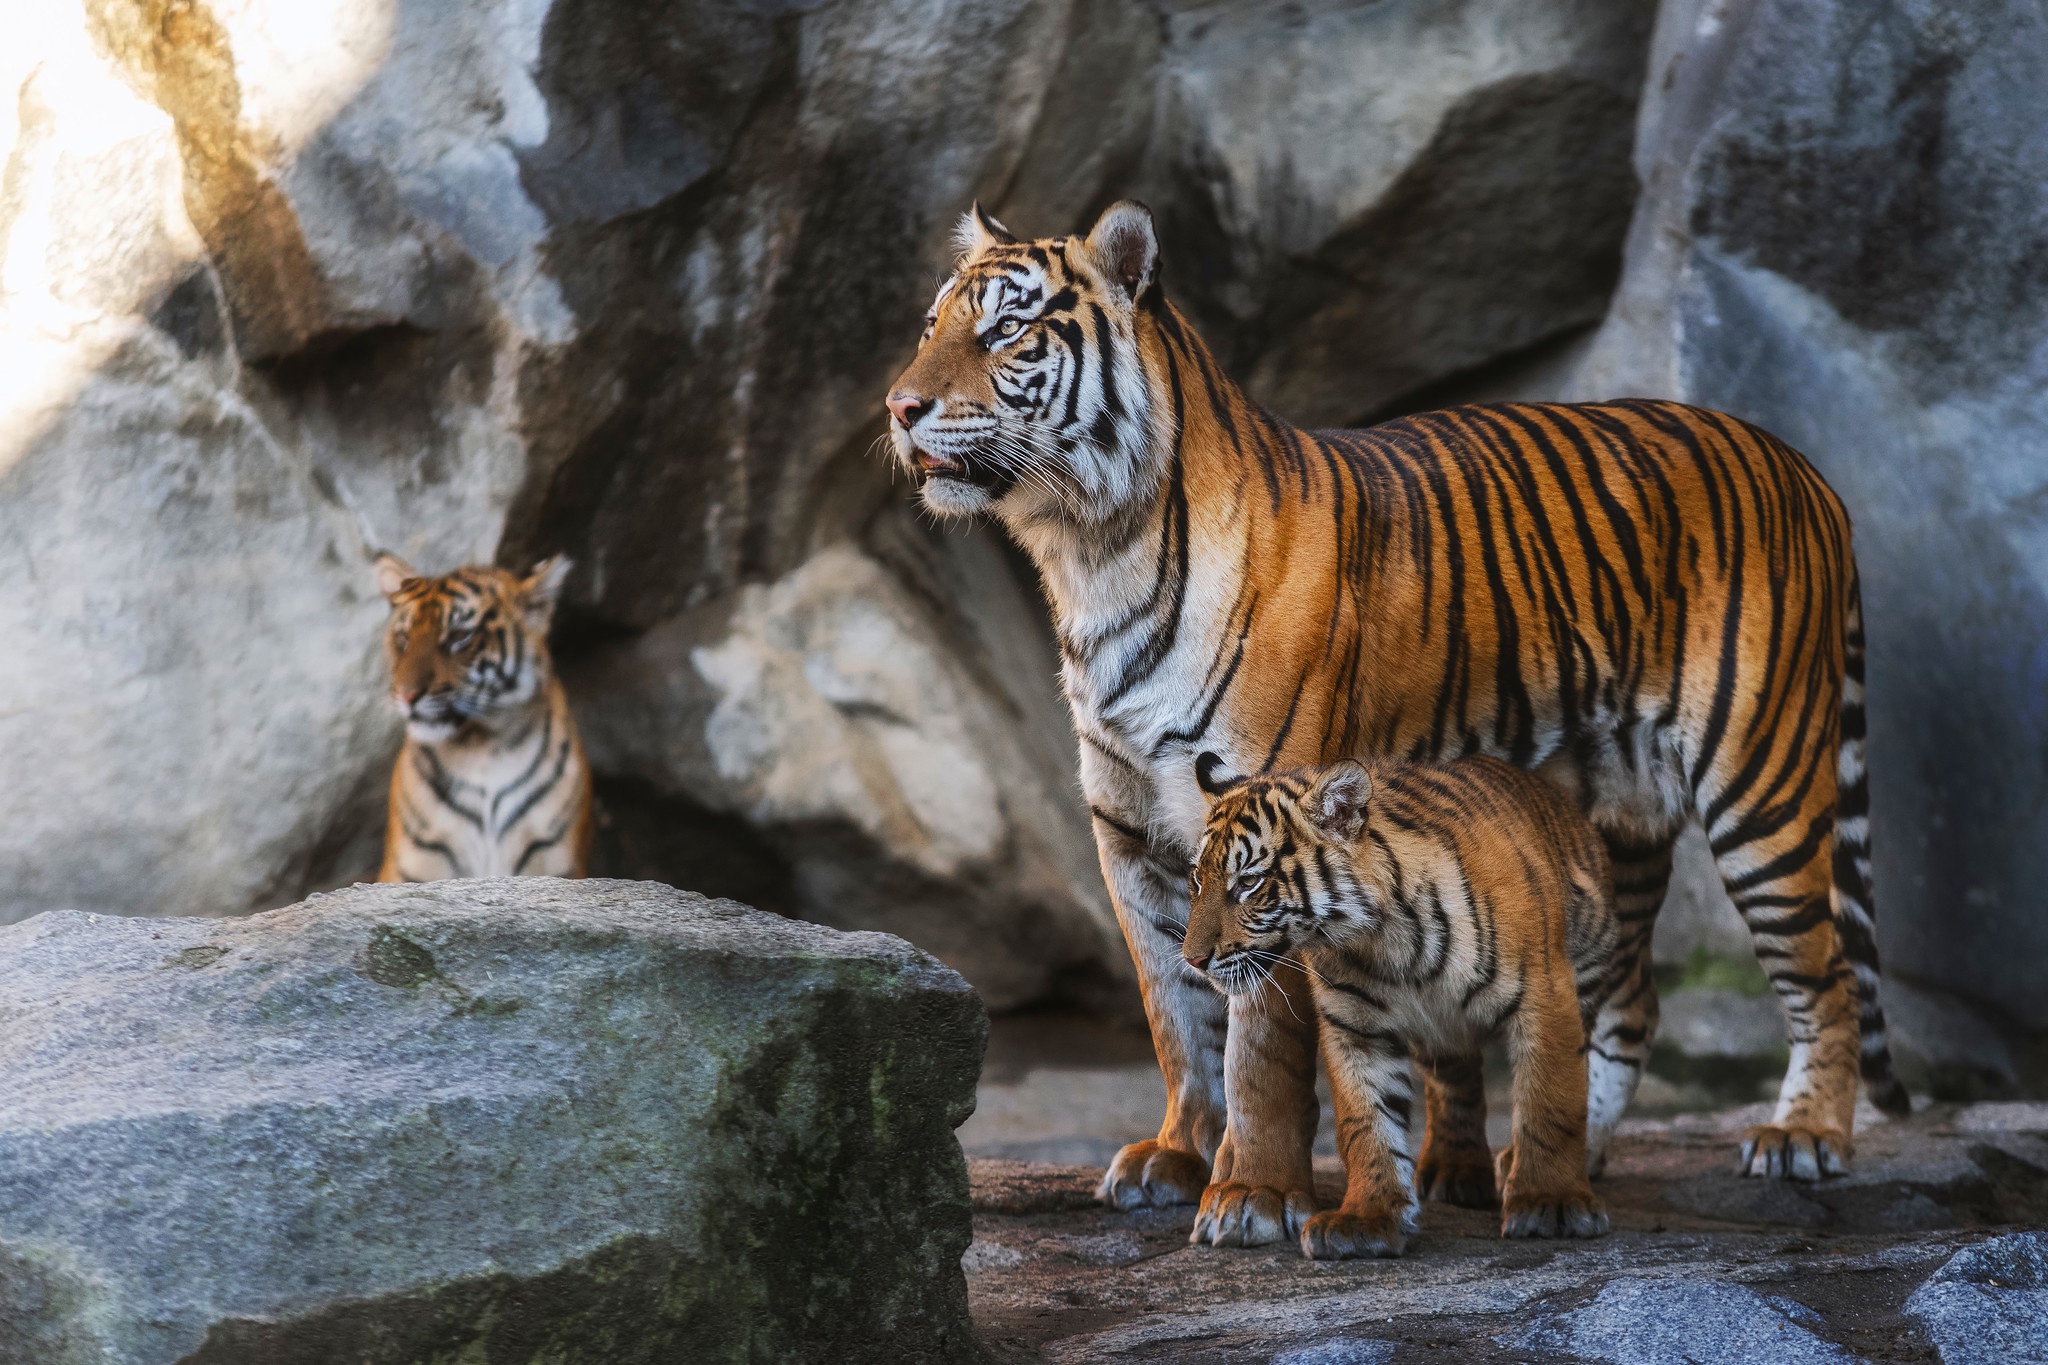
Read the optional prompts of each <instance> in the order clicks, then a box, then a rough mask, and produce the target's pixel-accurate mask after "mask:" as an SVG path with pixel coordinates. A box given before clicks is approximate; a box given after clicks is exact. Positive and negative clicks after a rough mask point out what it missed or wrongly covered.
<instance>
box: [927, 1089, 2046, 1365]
mask: <svg viewBox="0 0 2048 1365" xmlns="http://www.w3.org/2000/svg"><path fill="white" fill-rule="evenodd" d="M984 1088H986V1087H984ZM1768 1112H1769V1111H1768V1108H1767V1107H1766V1106H1762V1105H1757V1106H1751V1107H1748V1108H1745V1109H1739V1110H1730V1111H1725V1112H1721V1113H1715V1114H1701V1115H1690V1116H1685V1117H1681V1118H1676V1119H1668V1120H1653V1121H1646V1120H1629V1121H1627V1122H1625V1123H1624V1125H1623V1128H1622V1132H1621V1135H1620V1136H1619V1138H1618V1139H1617V1141H1616V1145H1615V1148H1614V1151H1613V1154H1612V1156H1611V1157H1610V1160H1609V1164H1608V1171H1607V1174H1606V1175H1605V1176H1604V1177H1603V1178H1602V1179H1601V1180H1600V1181H1599V1182H1597V1184H1596V1189H1597V1190H1598V1191H1599V1193H1600V1194H1601V1197H1602V1198H1603V1199H1604V1200H1606V1202H1607V1205H1608V1209H1609V1213H1610V1216H1611V1217H1612V1218H1613V1221H1614V1228H1615V1231H1614V1232H1613V1234H1612V1235H1610V1236H1608V1237H1605V1238H1600V1239H1595V1240H1592V1241H1583V1242H1568V1243H1543V1242H1504V1241H1502V1240H1500V1238H1499V1237H1498V1235H1497V1233H1498V1226H1499V1219H1498V1215H1497V1214H1491V1213H1485V1212H1480V1211H1474V1210H1467V1209H1455V1208H1450V1207H1447V1206H1442V1205H1434V1204H1433V1205H1429V1206H1427V1207H1426V1208H1425V1209H1424V1213H1423V1221H1422V1230H1421V1232H1420V1234H1419V1235H1418V1236H1417V1237H1416V1239H1415V1240H1414V1242H1412V1243H1411V1244H1410V1249H1409V1251H1408V1254H1407V1255H1406V1256H1404V1257H1403V1258H1402V1259H1401V1260H1398V1261H1364V1262H1359V1261H1348V1262H1323V1263H1313V1262H1309V1261H1305V1260H1303V1259H1302V1257H1301V1255H1300V1253H1299V1251H1298V1250H1296V1249H1295V1248H1292V1247H1265V1248H1259V1249H1257V1250H1252V1251H1236V1250H1219V1249H1217V1248H1213V1247H1191V1246H1189V1245H1188V1244H1187V1232H1188V1228H1189V1227H1190V1226H1191V1225H1192V1222H1193V1216H1194V1211H1193V1210H1192V1209H1170V1210H1141V1211H1136V1212H1132V1213H1112V1212H1109V1211H1107V1210H1103V1209H1101V1208H1099V1207H1097V1206H1096V1205H1094V1204H1093V1202H1092V1201H1091V1198H1090V1191H1091V1190H1092V1188H1093V1185H1094V1182H1095V1180H1096V1179H1097V1178H1099V1175H1100V1171H1099V1169H1098V1168H1094V1167H1071V1166H1059V1165H1051V1164H1034V1163H1025V1162H1015V1161H1000V1160H988V1159H973V1158H972V1153H971V1152H970V1162H969V1166H970V1173H971V1176H972V1180H973V1187H974V1200H975V1241H974V1243H973V1246H972V1247H971V1249H970V1251H969V1253H968V1256H967V1261H966V1265H967V1273H968V1284H969V1297H970V1300H971V1302H972V1304H973V1310H974V1316H975V1321H976V1324H977V1326H978V1327H979V1328H980V1330H981V1332H982V1334H983V1338H984V1340H985V1341H986V1342H987V1343H988V1344H989V1346H990V1347H991V1349H992V1350H993V1351H994V1352H995V1353H996V1355H997V1356H998V1358H999V1359H1004V1360H1010V1361H1017V1362H1024V1361H1039V1360H1043V1361H1056V1362H1071V1363H1072V1365H1084V1363H1086V1365H1096V1363H1097V1362H1111V1361H1155V1360H1156V1361H1169V1360H1170V1361H1174V1362H1176V1363H1177V1365H1225V1362H1230V1363H1232V1365H1235V1363H1236V1362H1243V1361H1258V1362H1281V1361H1286V1362H1303V1363H1304V1365H1305V1363H1306V1362H1311V1361H1313V1362H1317V1365H1322V1362H1326V1361H1327V1362H1340V1361H1341V1362H1350V1361H1353V1360H1359V1361H1371V1362H1379V1361H1383V1360H1394V1361H1401V1362H1405V1361H1408V1360H1411V1359H1413V1360H1417V1361H1430V1360H1456V1361H1460V1362H1465V1361H1471V1362H1476V1363H1477V1365H1508V1363H1509V1362H1517V1363H1518V1365H1533V1363H1534V1362H1545V1363H1546V1365H1547V1363H1548V1362H1552V1361H1556V1362H1565V1361H1585V1360H1599V1361H1608V1362H1613V1363H1614V1365H1652V1362H1655V1363H1656V1365H1663V1362H1673V1363H1674V1365H1676V1363H1677V1362H1683V1361H1699V1362H1709V1361H1728V1362H1763V1361H1771V1362H1777V1361H1788V1362H1789V1361H1813V1362H1820V1361H1850V1360H1931V1359H1937V1358H1938V1359H1941V1360H1943V1361H1953V1360H1970V1361H1974V1360H1977V1359H1984V1360H1991V1359H2015V1360H2024V1359H2028V1358H2030V1357H2029V1355H2028V1354H2027V1353H2028V1352H2029V1351H2030V1350H2034V1349H2036V1348H2037V1347H2038V1344H2039V1343H2040V1342H2041V1341H2042V1340H2044V1339H2048V1338H2044V1337H2043V1336H2041V1335H2040V1333H2039V1328H2038V1326H2037V1324H2038V1323H2040V1321H2041V1319H2040V1317H2039V1316H2038V1315H2039V1314H2040V1313H2041V1311H2042V1309H2041V1307H2040V1304H2041V1299H2042V1295H2043V1292H2044V1291H2043V1290H2042V1289H2041V1288H2040V1284H2041V1275H2040V1257H2041V1254H2042V1252H2041V1243H2042V1238H2041V1234H2039V1233H2038V1232H2023V1233H2013V1232H2010V1231H2003V1232H2002V1231H2001V1230H2002V1229H2009V1228H2010V1227H2011V1226H2012V1225H2015V1224H2016V1225H2020V1226H2021V1227H2025V1226H2028V1225H2032V1226H2036V1227H2037V1226H2039V1225H2040V1224H2041V1223H2042V1222H2043V1221H2044V1220H2048V1106H2042V1105H2038V1104H1983V1105H1975V1106H1967V1107H1958V1106H1950V1105H1935V1106H1931V1107H1924V1108H1923V1110H1922V1112H1921V1113H1919V1114H1918V1115H1916V1116H1915V1117H1914V1118H1913V1119H1911V1120H1908V1121H1905V1122H1902V1123H1887V1122H1884V1121H1882V1120H1881V1119H1879V1118H1878V1117H1877V1116H1876V1114H1875V1113H1874V1112H1873V1111H1870V1110H1869V1109H1868V1108H1867V1107H1866V1109H1865V1111H1864V1114H1863V1116H1862V1123H1861V1125H1860V1127H1859V1134H1858V1150H1857V1166H1856V1172H1855V1174H1853V1175H1851V1176H1849V1177H1847V1178H1844V1179H1841V1180H1836V1181H1829V1182H1827V1183H1825V1184H1823V1185H1821V1186H1819V1187H1817V1188H1807V1187H1800V1188H1796V1189H1795V1188H1794V1187H1792V1186H1790V1185H1788V1184H1786V1183H1784V1182H1776V1181H1773V1182H1765V1181H1756V1180H1746V1179H1743V1178H1742V1177H1740V1176H1737V1175H1736V1174H1735V1173H1734V1172H1733V1171H1732V1170H1731V1169H1730V1167H1731V1165H1732V1163H1731V1162H1730V1160H1729V1157H1728V1149H1729V1145H1730V1143H1731V1141H1732V1140H1733V1138H1734V1137H1735V1135H1736V1134H1737V1133H1738V1132H1739V1131H1740V1129H1741V1127H1742V1126H1743V1125H1745V1124H1748V1123H1753V1122H1757V1121H1758V1120H1760V1119H1761V1118H1763V1117H1764V1116H1766V1115H1767V1114H1768ZM1317 1180H1318V1188H1319V1193H1320V1194H1321V1195H1322V1197H1323V1198H1324V1199H1325V1200H1326V1201H1333V1200H1334V1199H1335V1198H1336V1196H1337V1195H1338V1194H1339V1193H1340V1191H1341V1189H1342V1180H1341V1173H1340V1171H1339V1169H1338V1167H1337V1165H1336V1163H1335V1162H1334V1161H1333V1160H1331V1159H1329V1158H1323V1159H1320V1160H1319V1161H1318V1165H1317ZM2030 1334H2031V1335H2030ZM1970 1343H1975V1345H1976V1346H1977V1347H1980V1348H1982V1349H1985V1350H1988V1351H1990V1352H1991V1353H1990V1354H1983V1355H1975V1356H1973V1355H1968V1354H1959V1353H1957V1352H1962V1351H1965V1350H1968V1349H1972V1347H1971V1346H1970ZM1937 1352H1939V1354H1938V1355H1937Z"/></svg>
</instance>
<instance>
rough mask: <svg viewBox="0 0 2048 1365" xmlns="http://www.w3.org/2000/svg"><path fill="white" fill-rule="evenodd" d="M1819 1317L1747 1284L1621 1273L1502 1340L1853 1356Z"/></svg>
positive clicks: (1796, 1362) (1745, 1358) (1713, 1354)
mask: <svg viewBox="0 0 2048 1365" xmlns="http://www.w3.org/2000/svg"><path fill="white" fill-rule="evenodd" d="M1821 1323H1822V1320H1821V1317H1820V1315H1819V1314H1818V1313H1815V1312H1814V1311H1813V1310H1812V1309H1811V1308H1808V1307H1807V1306H1806V1305H1804V1304H1802V1303H1798V1302H1796V1301H1795V1300H1792V1299H1787V1298H1782V1297H1779V1296H1777V1295H1764V1294H1759V1293H1757V1292H1756V1291H1755V1290H1754V1289H1751V1288H1749V1287H1748V1286H1746V1285H1739V1284H1717V1283H1713V1282H1708V1283H1692V1282H1686V1281H1677V1280H1650V1279H1635V1278H1623V1279H1616V1280H1609V1281H1608V1282H1607V1283H1606V1284H1605V1285H1603V1286H1602V1287H1601V1290H1600V1292H1599V1294H1597V1295H1595V1296H1594V1298H1593V1301H1592V1302H1591V1303H1588V1304H1587V1305H1586V1306H1585V1307H1583V1308H1575V1309H1570V1310H1568V1311H1565V1312H1560V1313H1554V1314H1550V1315H1547V1316H1545V1317H1544V1318H1542V1319H1540V1320H1539V1321H1538V1322H1537V1323H1536V1325H1534V1326H1533V1327H1530V1328H1528V1329H1527V1330H1525V1331H1523V1332H1520V1333H1518V1334H1515V1335H1514V1336H1504V1337H1502V1338H1501V1339H1500V1342H1501V1345H1503V1346H1511V1347H1514V1348H1516V1349H1518V1350H1524V1351H1558V1352H1561V1353H1563V1354H1566V1355H1570V1356H1573V1357H1576V1358H1581V1359H1585V1360H1603V1361H1611V1362H1613V1365H1750V1363H1751V1362H1753V1361H1758V1360H1769V1361H1773V1362H1782V1365H1822V1362H1834V1361H1853V1360H1855V1359H1856V1357H1855V1356H1853V1355H1851V1354H1850V1353H1849V1352H1847V1351H1845V1350H1843V1349H1842V1348H1841V1347H1840V1346H1837V1345H1835V1344H1834V1343H1833V1342H1830V1341H1823V1340H1822V1339H1821V1338H1819V1337H1817V1336H1815V1335H1814V1334H1813V1331H1812V1329H1813V1328H1815V1327H1818V1326H1820V1325H1821Z"/></svg>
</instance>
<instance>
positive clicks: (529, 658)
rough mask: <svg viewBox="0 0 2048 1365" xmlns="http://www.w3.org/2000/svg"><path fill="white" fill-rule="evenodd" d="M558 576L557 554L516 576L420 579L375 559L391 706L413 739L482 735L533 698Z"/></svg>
mask: <svg viewBox="0 0 2048 1365" xmlns="http://www.w3.org/2000/svg"><path fill="white" fill-rule="evenodd" d="M568 576H569V561H568V560H566V559H564V558H563V557H562V556H560V555H556V556H554V557H553V558H552V559H544V560H542V561H541V562H540V563H539V564H537V565H535V566H534V569H533V572H532V573H531V574H529V575H528V576H527V577H525V578H519V577H517V576H516V575H513V574H509V573H507V572H505V571H504V570H503V569H494V568H490V567H487V566H485V565H478V564H473V565H470V566H469V567H467V568H462V569H457V570H456V571H455V572H454V573H451V574H445V575H443V576H441V577H439V578H427V577H422V576H421V575H419V574H417V573H415V572H414V571H413V569H412V566H410V565H409V564H407V563H406V562H405V561H404V560H402V559H399V558H397V557H396V556H394V555H380V556H378V558H377V587H378V588H379V590H381V591H382V592H383V594H384V596H385V597H386V598H387V599H389V601H390V603H391V621H390V624H389V625H388V626H387V627H386V628H385V631H384V656H385V658H386V659H388V660H389V661H390V664H391V701H392V704H393V705H394V706H396V707H397V708H398V712H399V714H400V715H402V716H404V717H405V725H406V730H407V732H408V733H409V734H411V735H412V737H413V738H414V739H416V740H420V741H422V742H425V743H435V742H438V741H441V740H445V739H449V738H451V737H453V736H454V735H455V734H456V733H457V732H458V731H460V730H461V729H463V727H464V726H469V725H474V726H477V727H479V728H480V729H483V730H489V729H490V728H492V722H493V721H494V720H496V719H498V718H500V717H502V716H504V715H505V714H507V713H508V712H511V711H515V710H517V709H519V708H520V707H522V706H524V705H525V704H526V703H528V702H530V701H532V700H533V699H534V698H535V697H536V696H538V695H539V694H540V692H541V689H543V688H544V687H546V686H547V680H548V670H549V659H548V625H549V623H550V622H551V621H552V620H553V618H554V612H555V599H556V598H557V597H558V596H560V594H561V589H562V580H563V579H565V578H567V577H568Z"/></svg>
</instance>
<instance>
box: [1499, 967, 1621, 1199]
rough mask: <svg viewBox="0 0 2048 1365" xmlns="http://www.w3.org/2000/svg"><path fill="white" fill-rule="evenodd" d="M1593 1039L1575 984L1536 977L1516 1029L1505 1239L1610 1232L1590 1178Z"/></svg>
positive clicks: (1505, 1157) (1503, 1163)
mask: <svg viewBox="0 0 2048 1365" xmlns="http://www.w3.org/2000/svg"><path fill="white" fill-rule="evenodd" d="M1585 1037H1586V1033H1585V1026H1584V1025H1583V1024H1582V1023H1581V1022H1580V1014H1579V1001H1578V995H1577V992H1576V991H1575V990H1574V988H1573V986H1572V983H1571V981H1570V979H1569V978H1564V979H1562V980H1560V979H1556V978H1552V979H1544V980H1537V979H1532V980H1531V981H1530V982H1529V983H1528V985H1527V987H1526V989H1525V990H1524V992H1523V995H1522V1001H1521V1004H1520V1006H1519V1008H1518V1009H1517V1011H1516V1013H1515V1016H1514V1019H1513V1021H1512V1023H1511V1024H1510V1025H1509V1029H1508V1045H1509V1053H1510V1055H1511V1057H1512V1059H1513V1063H1514V1070H1515V1076H1514V1090H1515V1113H1514V1142H1513V1145H1512V1146H1510V1147H1509V1148H1508V1149H1507V1150H1505V1151H1503V1152H1502V1153H1501V1157H1500V1163H1499V1178H1500V1182H1501V1219H1500V1235H1501V1236H1503V1237H1598V1236H1601V1235H1602V1234H1604V1233H1605V1232H1606V1231H1607V1227H1608V1223H1607V1207H1606V1205H1604V1204H1602V1203H1601V1202H1600V1200H1599V1199H1598V1198H1597V1197H1596V1196H1595V1195H1594V1193H1593V1186H1592V1183H1591V1181H1590V1180H1589V1179H1588V1178H1587V1175H1586V1056H1585V1050H1584V1042H1585Z"/></svg>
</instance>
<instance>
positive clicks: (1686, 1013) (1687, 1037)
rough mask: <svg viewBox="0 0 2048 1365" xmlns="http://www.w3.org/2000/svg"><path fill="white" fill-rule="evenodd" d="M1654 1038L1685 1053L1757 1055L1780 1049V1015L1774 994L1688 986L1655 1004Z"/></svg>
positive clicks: (1782, 1038) (1782, 1028)
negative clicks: (1657, 1006) (1659, 1019)
mask: <svg viewBox="0 0 2048 1365" xmlns="http://www.w3.org/2000/svg"><path fill="white" fill-rule="evenodd" d="M1660 1008H1661V1010H1662V1022H1661V1023H1659V1024H1658V1026H1657V1041H1658V1042H1659V1043H1660V1044H1669V1045H1670V1046H1672V1047H1674V1048H1676V1049H1678V1050H1679V1051H1680V1052H1682V1053H1684V1054H1686V1055H1687V1056H1689V1057H1759V1056H1769V1055H1771V1054H1773V1053H1776V1054H1778V1060H1779V1062H1780V1064H1781V1065H1782V1063H1783V1060H1784V1052H1785V1016H1784V1013H1783V1012H1782V1011H1781V1010H1780V1009H1779V1008H1778V999H1777V997H1776V996H1774V995H1743V994H1741V993H1740V992H1737V991H1731V990H1715V989H1711V988H1708V989H1697V988H1696V989H1691V990H1677V991H1672V992H1671V993H1670V994H1668V995H1666V996H1665V997H1664V998H1663V1000H1662V1002H1661V1005H1660Z"/></svg>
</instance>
